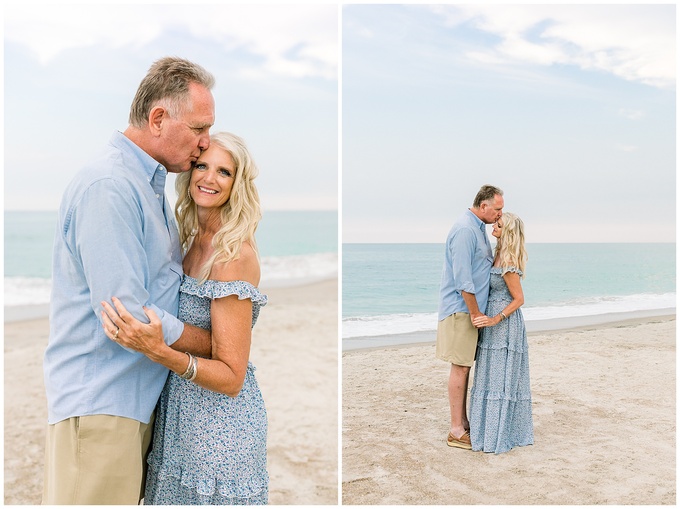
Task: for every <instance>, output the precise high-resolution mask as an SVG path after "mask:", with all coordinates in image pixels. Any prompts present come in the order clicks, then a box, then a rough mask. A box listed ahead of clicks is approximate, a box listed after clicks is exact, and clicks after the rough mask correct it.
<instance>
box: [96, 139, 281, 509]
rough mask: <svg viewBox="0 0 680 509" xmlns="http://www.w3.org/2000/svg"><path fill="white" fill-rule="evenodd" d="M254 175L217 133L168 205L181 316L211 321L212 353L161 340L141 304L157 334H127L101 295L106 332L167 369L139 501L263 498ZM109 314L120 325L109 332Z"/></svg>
mask: <svg viewBox="0 0 680 509" xmlns="http://www.w3.org/2000/svg"><path fill="white" fill-rule="evenodd" d="M256 176H257V168H256V166H255V164H254V163H253V161H252V159H251V157H250V154H249V153H248V150H247V148H246V146H245V144H244V142H243V140H241V139H240V138H238V137H237V136H234V135H233V134H229V133H219V134H216V135H213V136H212V137H211V143H210V147H209V148H208V149H207V150H206V151H204V152H203V153H202V154H201V156H200V158H199V159H198V160H197V161H196V163H195V165H194V168H193V169H192V170H191V171H190V172H186V173H182V174H180V175H179V176H178V177H177V181H176V189H177V193H178V195H179V199H178V202H177V205H176V215H177V219H178V223H179V232H180V240H181V242H182V247H183V249H184V251H185V253H186V254H185V256H184V261H183V268H184V274H185V275H184V278H183V280H182V284H181V287H180V304H179V318H180V320H182V321H183V322H186V323H191V324H193V325H196V326H199V327H202V328H204V329H209V330H211V331H212V356H211V358H210V359H205V358H197V357H194V356H192V355H191V354H188V353H186V354H185V353H182V352H177V351H175V350H173V349H172V348H170V347H168V346H167V345H166V344H165V343H164V341H163V337H162V330H161V327H160V322H159V321H158V320H157V317H156V315H155V314H154V313H153V311H152V310H146V313H147V315H148V316H149V318H150V320H151V326H154V327H156V330H155V335H154V339H153V341H145V340H144V339H143V338H141V337H130V334H132V332H131V329H128V328H127V327H126V326H125V324H122V323H121V322H119V317H118V315H117V314H116V311H115V310H114V309H113V308H112V307H111V306H109V305H108V304H103V305H104V308H105V310H106V313H104V314H103V320H104V326H105V327H104V328H105V329H106V330H107V335H108V336H109V338H111V339H112V340H114V341H117V342H118V343H119V344H121V345H122V346H124V347H128V348H132V349H134V350H137V351H139V352H141V353H143V354H145V355H146V356H148V357H149V358H151V359H152V360H153V361H155V362H158V363H161V364H163V365H164V366H166V367H167V368H169V369H170V370H171V372H170V375H169V377H168V380H167V382H166V384H165V388H164V389H163V393H162V394H161V397H160V399H159V402H158V407H157V409H156V423H155V428H154V438H153V447H152V451H151V453H150V455H149V459H148V465H149V470H148V473H147V483H146V491H145V496H144V502H145V504H153V505H165V504H172V505H198V504H211V505H230V504H238V505H253V504H266V503H267V498H268V482H269V477H268V474H267V470H266V466H267V458H266V438H267V415H266V410H265V406H264V401H263V399H262V395H261V394H260V389H259V387H258V384H257V381H256V379H255V375H254V370H255V368H254V367H253V366H252V364H251V363H250V362H249V360H248V358H249V354H250V341H251V328H252V327H253V326H254V325H255V322H256V320H257V317H258V314H259V310H260V307H261V306H264V305H265V304H266V302H267V298H266V296H264V295H262V294H261V293H260V292H259V290H258V289H257V285H258V284H259V280H260V266H259V260H258V256H257V251H256V244H255V229H256V228H257V223H258V221H259V220H260V217H261V213H260V204H259V197H258V193H257V189H256V188H255V185H254V183H253V179H254V178H255V177H256ZM114 304H115V305H116V308H117V309H118V313H119V314H120V315H121V316H123V317H124V320H125V322H126V323H130V322H136V324H134V325H135V326H138V325H140V323H139V322H137V321H136V320H134V318H132V317H131V316H128V315H127V311H126V310H125V309H124V307H123V306H122V304H120V301H118V300H117V299H115V300H114ZM109 316H110V317H111V318H112V319H113V321H112V320H111V319H110V318H109ZM114 321H115V322H116V324H118V325H120V326H121V328H120V330H119V332H118V333H117V337H115V338H114V336H112V335H111V331H112V330H113V331H115V330H116V328H117V327H118V325H116V324H114ZM126 330H127V332H126Z"/></svg>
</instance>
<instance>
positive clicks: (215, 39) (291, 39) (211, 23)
mask: <svg viewBox="0 0 680 509" xmlns="http://www.w3.org/2000/svg"><path fill="white" fill-rule="evenodd" d="M4 18H5V27H4V28H5V40H7V41H11V42H15V43H19V44H23V45H25V46H27V47H28V48H30V49H31V50H32V51H33V52H34V53H35V54H36V56H37V58H38V60H39V61H40V62H41V63H43V64H45V63H47V62H49V61H51V60H52V59H54V58H55V57H56V56H57V55H59V54H60V53H62V52H63V51H67V50H69V49H74V48H83V47H88V46H93V45H95V44H103V45H107V46H110V47H114V48H118V47H123V46H130V47H133V48H135V47H141V46H144V45H145V44H148V43H149V42H151V41H153V40H154V39H156V38H157V37H159V36H160V35H161V34H162V33H163V32H164V31H171V30H178V29H179V30H181V29H184V30H185V31H187V32H188V33H190V34H192V35H193V36H195V37H198V38H201V39H206V40H208V41H212V43H214V44H217V45H221V46H222V47H223V48H224V49H225V50H227V51H236V50H241V51H244V52H247V53H249V54H251V55H252V56H255V57H257V59H258V60H259V61H260V64H258V67H257V68H255V67H254V65H251V68H249V69H247V70H246V73H247V72H251V73H252V72H254V73H256V74H272V73H273V74H278V75H284V76H291V77H320V78H324V79H335V78H336V76H337V67H338V62H337V56H338V52H337V39H338V37H337V36H338V33H337V24H338V23H337V7H336V6H334V5H294V6H281V5H214V4H213V5H200V6H199V5H195V6H191V5H70V6H66V5H61V6H55V5H41V6H40V8H39V9H36V8H35V6H31V5H30V4H24V5H8V6H6V7H5V12H4Z"/></svg>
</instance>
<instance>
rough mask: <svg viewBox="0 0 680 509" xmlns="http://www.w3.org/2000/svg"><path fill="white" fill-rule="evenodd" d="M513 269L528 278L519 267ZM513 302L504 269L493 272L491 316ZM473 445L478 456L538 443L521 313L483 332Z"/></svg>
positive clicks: (474, 401)
mask: <svg viewBox="0 0 680 509" xmlns="http://www.w3.org/2000/svg"><path fill="white" fill-rule="evenodd" d="M507 270H509V271H511V272H516V273H518V274H519V275H520V276H521V275H522V272H521V271H520V270H519V269H517V268H515V267H510V268H509V269H507ZM511 301H512V296H511V295H510V291H509V290H508V286H507V285H506V283H505V279H503V275H502V269H501V268H500V267H492V268H491V281H490V286H489V301H488V304H487V307H486V315H487V316H496V315H498V314H499V313H500V312H501V311H503V309H504V308H505V307H506V306H507V305H508V304H509V303H510V302H511ZM470 440H471V442H472V450H473V451H484V452H494V453H496V454H499V453H502V452H506V451H509V450H510V449H512V448H513V447H516V446H521V445H531V444H533V443H534V424H533V418H532V416H531V387H530V384H529V344H528V342H527V332H526V328H525V327H524V317H523V316H522V309H521V308H520V309H518V310H516V311H515V312H514V313H512V314H510V316H508V319H507V320H503V321H501V322H500V323H499V324H498V325H496V326H494V327H485V328H483V329H481V331H480V334H479V341H478V343H477V358H476V361H475V376H474V380H473V385H472V391H471V393H470Z"/></svg>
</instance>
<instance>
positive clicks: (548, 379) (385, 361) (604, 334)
mask: <svg viewBox="0 0 680 509" xmlns="http://www.w3.org/2000/svg"><path fill="white" fill-rule="evenodd" d="M675 325H676V322H675V316H671V317H661V318H643V319H639V320H636V321H632V322H631V321H627V322H625V323H619V324H611V325H606V326H602V325H600V326H592V327H587V326H586V327H581V328H579V329H574V330H561V331H547V332H536V333H530V334H529V349H530V350H529V356H530V371H531V387H532V396H533V418H534V435H535V442H534V445H532V446H527V447H519V448H515V449H513V450H511V451H510V452H507V453H504V454H499V455H495V454H485V453H482V452H472V451H465V450H462V449H455V448H451V447H448V446H447V445H446V442H445V440H446V434H447V432H448V425H449V409H448V400H447V392H446V381H447V377H448V372H449V366H448V364H446V363H444V362H442V361H439V360H437V359H435V356H434V344H433V343H430V344H418V345H407V346H399V347H392V348H375V349H370V350H355V351H348V352H344V353H343V355H342V387H343V399H342V421H343V422H342V503H343V504H346V505H349V504H361V505H370V504H372V505H375V504H412V505H418V504H431V505H437V504H493V505H505V504H622V505H623V504H625V505H629V504H635V505H638V504H640V505H641V504H664V505H665V504H675V503H676V474H675V467H676V453H675V451H676V450H675V436H676V435H675V432H676V425H675V416H676V410H675V409H676V406H675V405H676V400H675V365H676V363H675ZM432 339H434V338H432Z"/></svg>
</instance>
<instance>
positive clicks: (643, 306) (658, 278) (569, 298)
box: [342, 244, 676, 340]
mask: <svg viewBox="0 0 680 509" xmlns="http://www.w3.org/2000/svg"><path fill="white" fill-rule="evenodd" d="M527 251H528V254H529V260H528V263H527V268H526V274H525V278H524V279H523V280H522V288H523V291H524V306H523V307H522V312H523V314H524V317H525V319H526V320H527V321H531V320H545V319H554V318H565V317H583V316H593V315H603V314H608V313H618V312H631V311H644V310H656V309H668V308H675V302H676V294H675V244H528V245H527ZM443 263H444V245H443V244H343V246H342V317H343V318H342V338H343V340H344V339H350V338H370V337H378V336H386V335H394V334H404V333H413V332H421V331H432V330H435V329H436V326H437V309H438V304H439V283H440V278H441V274H442V267H443Z"/></svg>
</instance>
